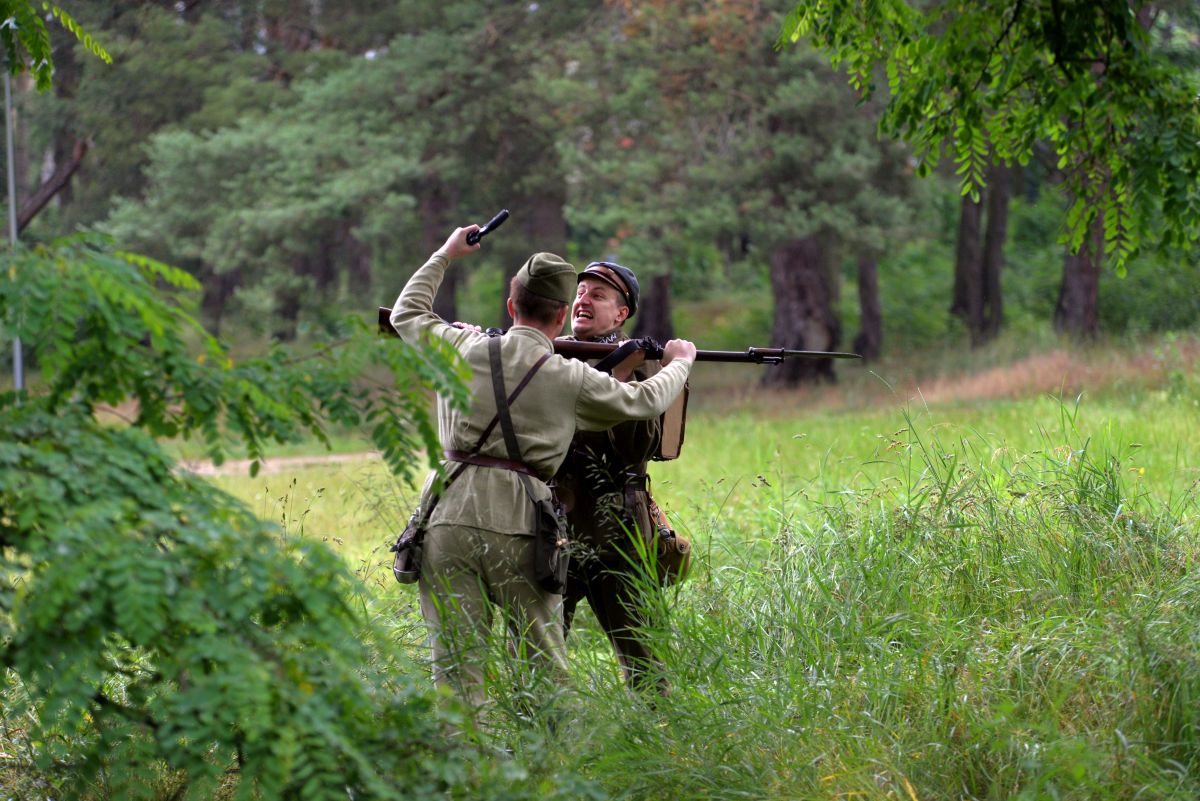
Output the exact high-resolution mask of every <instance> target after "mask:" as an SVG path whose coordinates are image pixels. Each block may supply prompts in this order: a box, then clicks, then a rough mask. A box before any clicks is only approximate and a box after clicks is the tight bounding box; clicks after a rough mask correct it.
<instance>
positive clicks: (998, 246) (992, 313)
mask: <svg viewBox="0 0 1200 801" xmlns="http://www.w3.org/2000/svg"><path fill="white" fill-rule="evenodd" d="M1013 169H1015V168H1009V167H1006V166H1004V165H1003V164H997V165H994V166H993V167H992V168H991V170H990V171H989V174H988V186H987V233H985V234H984V238H983V276H982V277H983V280H982V290H983V298H982V303H981V307H982V308H981V311H982V320H981V323H982V327H981V329H980V341H981V342H986V341H988V340H991V339H995V337H996V335H997V334H999V333H1000V325H1001V323H1003V322H1004V298H1003V296H1002V294H1001V289H1000V271H1001V269H1002V268H1003V266H1004V241H1005V239H1007V238H1008V200H1009V198H1010V197H1011V196H1012V171H1013Z"/></svg>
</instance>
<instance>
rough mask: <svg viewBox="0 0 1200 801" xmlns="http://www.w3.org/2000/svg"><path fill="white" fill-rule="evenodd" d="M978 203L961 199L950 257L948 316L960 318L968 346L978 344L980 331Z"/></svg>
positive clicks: (981, 267) (981, 286)
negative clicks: (951, 278) (951, 281)
mask: <svg viewBox="0 0 1200 801" xmlns="http://www.w3.org/2000/svg"><path fill="white" fill-rule="evenodd" d="M982 210H983V205H982V203H977V202H975V201H973V200H971V198H970V197H964V198H963V199H962V207H961V211H960V213H959V217H958V243H957V246H956V247H955V254H954V297H953V298H952V299H951V302H950V313H951V314H954V315H957V316H958V317H961V318H962V320H963V322H964V323H966V325H967V331H968V333H970V335H971V344H972V345H974V344H978V340H979V337H980V333H981V331H982V329H983V258H982V254H981V253H980V246H979V228H980V217H981V213H982Z"/></svg>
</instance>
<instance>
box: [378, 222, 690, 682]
mask: <svg viewBox="0 0 1200 801" xmlns="http://www.w3.org/2000/svg"><path fill="white" fill-rule="evenodd" d="M475 230H478V226H474V225H472V226H468V227H466V228H458V229H456V230H455V231H454V233H453V234H451V235H450V237H449V238H448V239H447V240H446V243H445V244H444V245H443V246H442V247H441V248H440V249H439V250H438V251H437V252H436V253H434V254H433V256H431V257H430V259H429V261H427V262H426V263H425V265H424V266H422V267H421V268H420V269H419V270H417V272H416V273H415V274H414V275H413V276H412V278H411V279H409V281H408V284H407V285H406V286H405V287H404V291H403V292H402V293H401V294H400V297H399V299H398V300H397V301H396V304H395V306H394V307H393V309H392V315H391V322H392V325H393V326H395V328H396V330H397V331H398V332H399V333H400V336H401V337H403V338H404V340H405V341H406V342H408V343H409V344H418V343H420V342H421V341H422V340H423V339H424V338H427V337H429V338H437V339H440V340H443V341H444V342H446V343H448V344H449V345H450V346H452V347H454V348H455V349H456V350H457V351H458V353H459V355H460V356H461V357H462V358H463V360H464V361H465V362H466V364H467V365H468V366H469V367H470V369H471V376H472V377H471V379H470V382H469V389H470V397H471V401H470V405H469V408H468V409H467V410H466V411H465V412H459V411H457V410H454V409H452V408H450V406H449V405H448V404H447V403H446V402H445V400H444V399H442V398H440V397H439V399H438V430H439V436H440V438H441V442H442V446H443V448H445V450H446V451H447V453H448V462H449V461H452V459H451V458H449V456H450V454H451V452H457V453H458V454H460V455H461V454H462V453H465V452H469V451H470V450H471V449H472V448H473V447H474V445H475V443H476V442H477V441H478V440H479V437H480V435H481V434H482V432H483V430H484V428H485V427H486V426H487V424H488V423H489V422H490V421H491V419H492V418H493V416H494V415H495V414H496V404H495V400H494V396H493V383H492V376H491V368H490V363H489V356H488V339H489V338H488V336H487V335H486V334H482V333H479V332H477V331H473V330H470V329H465V328H457V327H454V326H452V325H449V324H448V323H446V322H444V321H443V320H442V319H441V318H439V317H438V316H437V315H435V314H434V313H433V310H432V306H433V298H434V295H435V293H436V292H437V290H438V287H439V286H440V285H441V282H442V277H443V275H444V273H445V271H446V269H447V267H448V266H449V263H450V262H451V261H452V260H454V259H456V258H459V257H462V256H465V255H467V254H469V253H470V252H472V251H474V250H478V249H479V246H478V245H468V244H467V242H466V236H467V234H468V233H470V232H472V231H475ZM575 288H576V278H575V268H574V267H572V266H571V265H570V264H568V263H566V262H565V261H563V260H562V259H560V258H559V257H558V256H555V255H553V254H549V253H537V254H534V255H533V256H531V257H530V258H529V260H528V261H527V262H526V263H525V265H524V266H523V267H522V268H521V270H520V272H519V273H518V274H517V275H516V277H515V278H514V279H513V282H512V285H511V287H510V293H509V299H508V310H509V314H510V315H511V316H512V318H513V321H514V325H513V327H512V328H510V329H509V331H508V332H507V333H506V334H504V335H503V337H502V339H501V353H502V365H503V374H504V380H505V385H506V387H507V388H508V389H509V391H511V390H512V388H514V387H515V386H516V385H517V384H518V383H519V382H520V381H521V379H522V378H523V377H525V375H526V374H527V373H528V371H529V369H530V367H531V366H532V365H533V364H534V362H536V361H537V360H538V359H539V358H541V357H542V356H543V355H544V354H547V353H549V352H551V351H552V349H553V346H552V344H551V339H550V338H551V337H552V336H555V335H557V334H558V333H559V332H560V331H561V330H562V327H563V323H564V321H565V319H566V314H567V308H568V303H569V302H570V299H571V297H572V296H573V295H574V293H575ZM695 355H696V348H695V346H694V345H692V343H690V342H685V341H683V340H672V341H671V342H669V343H667V345H666V349H665V352H664V356H663V365H664V366H663V369H662V371H661V372H660V373H659V374H658V375H656V376H655V377H654V378H652V379H650V380H648V381H644V382H630V383H622V382H620V381H617V380H616V379H614V378H612V377H611V376H609V375H606V374H604V373H601V372H599V371H597V370H594V369H592V368H591V367H590V366H588V365H587V364H585V363H584V362H580V361H574V360H568V359H564V358H562V357H558V356H551V357H550V358H549V359H548V360H547V361H546V362H545V364H544V365H543V366H542V367H541V369H540V370H539V371H538V372H537V374H536V375H534V377H533V379H532V380H531V381H530V382H529V384H528V386H527V387H526V388H525V390H524V391H523V393H522V394H521V395H520V396H519V397H518V398H517V400H516V401H515V402H514V403H513V404H512V405H511V416H512V424H513V429H514V431H515V433H516V437H517V440H518V443H519V446H520V452H521V455H522V458H523V460H524V463H525V465H526V466H527V468H528V469H529V470H530V472H531V473H533V474H534V475H535V476H536V478H535V479H534V480H533V481H532V484H533V485H534V488H535V494H536V495H537V497H538V498H547V497H549V495H550V490H549V488H548V487H547V486H546V484H545V481H546V480H548V479H549V478H550V477H551V476H553V475H554V474H555V472H556V471H557V470H558V468H559V465H560V464H561V463H562V461H563V458H564V457H565V456H566V452H567V448H568V446H569V445H570V443H571V438H572V436H574V434H575V431H576V429H580V430H585V431H600V430H603V429H605V428H608V427H610V426H613V425H615V424H617V423H620V422H623V421H625V420H632V419H651V418H655V417H657V416H658V415H660V414H661V413H662V412H663V411H664V410H665V409H666V408H667V407H668V406H669V405H670V404H671V402H672V401H673V400H674V399H675V398H676V397H677V396H678V395H679V393H680V392H681V391H682V389H683V386H684V383H685V381H686V380H687V376H688V372H689V371H690V369H691V364H692V361H693V360H694V359H695ZM479 456H482V457H490V458H491V459H492V460H494V461H506V460H507V456H508V451H507V449H506V447H505V445H504V438H503V436H501V434H500V432H499V431H496V432H495V433H493V435H492V436H491V437H490V438H489V439H488V440H487V441H486V444H484V445H483V447H482V448H481V449H480V450H479ZM450 466H451V467H454V466H456V465H450ZM446 472H449V471H448V470H447V471H446ZM433 478H434V477H433V476H431V477H430V480H429V481H427V482H426V487H425V491H424V493H423V500H424V499H426V498H427V497H428V494H429V490H430V487H431V486H432V483H433ZM533 526H534V519H533V504H532V502H531V501H530V499H529V497H528V496H527V495H526V492H525V489H524V487H523V485H522V484H521V482H520V481H519V477H518V475H517V474H516V473H515V472H513V471H512V470H510V469H503V468H500V467H494V466H482V465H477V464H474V463H471V464H468V465H467V466H466V468H465V469H464V471H463V472H462V473H461V474H460V475H459V477H458V478H457V479H456V480H455V481H454V482H452V483H451V484H450V485H449V487H447V488H446V489H445V490H444V491H443V492H442V495H441V499H440V501H439V502H438V504H437V506H436V508H435V510H434V512H433V514H432V515H431V518H430V520H429V528H428V530H427V533H426V535H425V550H424V564H423V566H422V572H421V579H420V585H419V586H420V592H421V612H422V615H423V616H424V618H425V621H426V623H427V625H428V626H429V630H430V637H431V641H432V647H433V659H434V678H435V681H436V682H437V683H438V684H439V685H448V686H450V687H452V688H453V689H455V690H456V691H457V692H459V693H460V694H461V695H463V696H464V697H465V698H466V699H467V700H469V701H471V702H472V703H474V704H475V705H480V704H482V703H483V701H484V700H485V696H486V691H485V687H484V683H483V671H482V668H481V666H480V657H481V650H480V649H481V648H482V647H483V646H484V644H485V640H486V634H487V631H488V630H489V629H490V624H491V617H492V607H493V606H498V607H499V608H500V610H501V612H502V614H503V616H504V619H505V622H506V624H507V626H508V630H509V634H510V637H511V643H512V646H513V651H514V653H516V654H517V655H523V656H526V657H528V659H529V662H530V663H531V664H532V666H534V667H535V668H537V669H539V670H542V671H548V672H549V673H550V674H558V676H559V677H560V678H561V676H562V674H563V672H564V671H565V668H566V653H565V646H564V644H563V627H562V597H561V596H559V595H553V594H550V593H547V592H545V591H543V590H542V589H540V588H539V587H538V586H537V583H536V581H535V579H534V573H533V551H534V549H533V537H532V536H531V535H532V532H533Z"/></svg>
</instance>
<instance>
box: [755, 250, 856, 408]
mask: <svg viewBox="0 0 1200 801" xmlns="http://www.w3.org/2000/svg"><path fill="white" fill-rule="evenodd" d="M770 265H771V289H772V292H773V294H774V296H775V319H774V324H773V325H772V329H771V344H772V346H774V347H777V348H794V349H798V350H833V349H834V348H835V347H836V346H837V344H838V340H839V339H840V337H841V330H840V326H839V324H838V321H837V318H836V317H835V316H834V314H833V308H832V305H831V298H832V297H833V292H832V291H831V290H832V280H831V276H830V275H829V270H828V268H827V266H826V264H825V254H824V252H823V250H822V247H821V243H820V242H819V240H818V239H817V237H815V236H810V237H806V238H805V239H797V240H793V241H791V242H786V243H784V244H783V245H780V246H779V247H777V248H776V249H775V251H774V252H773V253H771V258H770ZM835 380H837V376H836V375H835V374H834V372H833V361H832V360H831V359H819V360H808V359H792V360H789V361H786V362H784V363H783V364H780V365H776V366H774V367H768V368H767V369H766V372H765V373H764V375H763V379H762V381H763V384H766V385H774V386H795V385H797V384H800V383H802V382H812V381H835Z"/></svg>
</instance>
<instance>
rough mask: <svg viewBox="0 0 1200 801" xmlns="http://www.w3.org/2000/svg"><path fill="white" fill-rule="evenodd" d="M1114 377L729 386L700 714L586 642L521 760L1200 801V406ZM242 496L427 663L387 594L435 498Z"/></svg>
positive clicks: (631, 792) (670, 661)
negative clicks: (310, 550) (966, 389)
mask: <svg viewBox="0 0 1200 801" xmlns="http://www.w3.org/2000/svg"><path fill="white" fill-rule="evenodd" d="M1190 364H1191V363H1190V362H1188V365H1189V367H1190ZM1051 372H1052V371H1051ZM1102 373H1103V375H1102V376H1101V378H1103V377H1105V376H1106V377H1107V379H1108V380H1100V379H1098V378H1097V376H1096V375H1091V376H1090V377H1089V376H1088V375H1087V374H1084V375H1083V377H1082V378H1076V379H1069V380H1068V379H1064V378H1063V377H1061V376H1060V377H1059V378H1058V386H1060V387H1062V388H1064V389H1070V390H1071V391H1070V393H1069V394H1067V396H1066V398H1065V399H1063V398H1059V397H1055V396H1053V395H1047V394H1045V392H1044V391H1040V390H1039V388H1038V387H1035V388H1034V390H1033V391H1030V390H1029V388H1028V386H1027V384H1028V381H1027V382H1026V383H1023V384H1020V386H1019V387H1018V389H1017V390H1015V391H1013V392H1004V391H1001V392H995V391H993V392H991V393H990V398H991V399H989V393H987V392H984V393H982V394H981V395H974V396H972V395H970V393H966V394H967V396H968V397H972V398H973V399H972V400H970V401H966V402H964V401H954V400H935V401H931V402H928V403H927V402H925V401H924V400H922V394H921V393H919V392H913V393H909V392H907V391H903V390H899V391H898V390H896V389H895V386H894V385H893V389H892V390H889V392H888V393H885V397H884V398H883V399H876V400H875V401H874V402H872V403H871V404H869V405H863V404H854V403H851V404H847V403H845V402H840V401H839V400H838V399H837V398H836V394H837V393H840V392H843V391H844V390H832V391H831V392H832V393H834V395H835V397H834V399H833V400H830V399H829V398H828V397H826V396H822V395H820V394H819V393H818V394H814V393H791V394H789V393H775V394H771V395H756V394H755V393H752V392H748V391H747V392H740V391H738V390H736V389H731V388H729V387H728V386H725V387H721V386H719V382H714V383H713V387H714V392H717V393H720V392H725V393H726V395H725V400H726V401H727V402H726V403H724V404H722V405H724V406H726V407H728V410H720V409H718V408H717V404H715V403H706V402H701V403H698V404H697V409H698V411H697V412H696V413H695V414H693V416H692V418H691V419H690V421H689V426H688V434H687V445H686V447H685V450H684V457H683V458H682V459H680V460H678V461H676V462H671V463H663V464H659V465H655V466H654V468H653V470H652V475H653V477H654V483H655V484H654V485H655V488H656V489H655V495H656V497H657V498H658V499H659V501H660V502H661V503H662V504H663V505H664V506H665V507H666V508H667V510H668V513H669V515H670V517H671V519H672V520H673V521H674V522H675V524H676V526H677V527H678V528H679V530H680V531H681V532H683V533H685V534H686V535H687V536H689V537H690V538H691V539H692V540H693V542H694V543H695V546H696V556H697V559H696V566H695V569H694V570H693V573H692V575H691V577H690V578H689V580H688V581H686V582H684V583H683V584H682V585H680V586H678V587H676V588H673V589H671V590H669V591H668V592H666V593H665V594H662V595H660V596H658V601H657V602H660V603H662V604H664V605H665V606H666V607H668V608H669V613H670V625H669V626H668V627H667V628H665V629H664V630H663V631H661V632H659V634H658V636H659V637H660V638H661V646H662V648H663V650H664V653H665V654H666V659H667V667H668V670H669V671H670V675H671V679H672V683H673V685H674V693H673V694H672V696H671V697H670V698H669V699H666V700H660V701H659V702H658V703H656V704H654V705H653V706H648V705H647V704H646V703H645V701H644V699H639V698H636V697H632V696H630V695H629V694H627V693H626V692H625V691H624V690H623V688H622V686H621V683H620V681H619V677H618V675H617V673H616V670H615V667H614V665H613V661H612V657H611V653H610V651H609V648H608V645H607V643H606V642H605V641H604V638H603V635H602V634H601V633H600V632H599V630H598V629H597V627H596V626H595V625H594V623H593V622H592V621H591V620H590V618H589V617H588V616H587V615H586V614H585V615H584V617H583V619H582V621H581V625H579V626H578V627H577V628H576V630H575V631H573V632H572V635H571V639H570V641H569V648H570V657H571V660H572V671H573V674H574V679H575V682H574V684H575V690H574V694H573V695H572V697H571V699H570V703H569V704H568V705H566V707H565V708H566V709H567V710H568V711H567V712H566V713H564V715H563V720H562V721H561V724H560V726H559V727H558V729H557V734H556V735H554V736H552V737H551V736H548V735H546V734H545V732H544V731H543V730H540V729H537V728H536V727H535V728H530V727H529V726H527V725H525V724H523V723H522V722H521V720H520V717H519V715H517V714H516V712H515V711H511V710H510V709H509V708H508V707H506V706H505V705H504V704H503V703H500V704H498V706H497V710H496V711H495V713H494V719H493V720H492V721H491V722H492V726H493V728H494V730H495V731H496V736H497V737H499V738H500V739H502V740H503V741H504V742H506V743H507V744H508V745H509V747H510V748H512V749H513V750H514V751H515V752H516V753H517V756H518V758H522V757H524V758H526V759H527V760H529V761H530V762H531V763H538V762H540V763H546V762H551V763H553V764H554V767H555V768H564V769H567V770H571V771H574V772H576V773H578V774H579V775H581V776H583V777H586V778H588V779H590V780H593V781H594V782H596V783H597V784H598V786H599V787H600V788H602V789H603V790H605V791H607V792H608V793H609V794H611V795H612V796H614V797H619V798H637V799H643V798H644V799H657V798H721V799H726V798H728V799H734V798H772V799H775V798H778V799H784V798H788V799H791V798H868V799H874V798H879V799H884V798H896V799H913V801H916V799H959V798H994V799H1001V798H1030V799H1032V798H1078V799H1084V798H1106V799H1107V798H1129V799H1134V798H1137V799H1166V798H1172V799H1175V798H1179V799H1182V798H1195V797H1197V796H1198V795H1200V776H1198V774H1197V771H1200V627H1198V626H1197V620H1198V614H1200V580H1198V578H1197V573H1196V570H1195V567H1194V565H1195V559H1196V556H1197V552H1198V550H1197V546H1198V545H1200V532H1198V530H1197V529H1198V525H1200V522H1198V521H1200V493H1198V492H1197V486H1198V483H1200V439H1197V437H1196V436H1195V434H1194V432H1195V431H1196V430H1197V429H1198V428H1200V407H1198V405H1197V398H1198V397H1200V392H1197V384H1196V381H1195V379H1194V378H1193V377H1192V374H1191V373H1190V372H1185V371H1182V370H1181V369H1180V368H1179V367H1178V366H1174V367H1172V366H1170V365H1168V366H1167V367H1166V368H1164V369H1162V370H1160V371H1159V372H1157V373H1153V374H1148V373H1146V372H1144V371H1139V370H1132V369H1131V370H1128V371H1121V370H1115V369H1114V370H1109V371H1107V372H1105V371H1102ZM1114 375H1115V376H1116V378H1113V376H1114ZM1052 379H1053V376H1051V377H1049V378H1045V379H1031V380H1032V381H1033V383H1034V384H1037V382H1038V381H1042V382H1043V383H1045V382H1048V381H1052ZM998 380H1000V383H1001V385H1002V386H1003V385H1004V381H1003V380H1002V379H998ZM1089 381H1093V382H1094V383H1092V384H1089V383H1088V382H1089ZM1079 382H1082V384H1083V386H1075V385H1073V384H1077V383H1079ZM697 384H698V385H699V386H702V387H703V386H704V382H703V380H700V379H699V377H698V381H697ZM1068 385H1071V386H1068ZM1052 386H1053V384H1052ZM1041 389H1044V388H1041ZM1079 390H1083V394H1082V399H1081V400H1077V399H1076V394H1077V392H1078V391H1079ZM938 397H939V398H940V397H943V396H942V395H939V396H938ZM944 397H953V393H950V392H948V391H947V392H946V394H945V395H944ZM213 480H214V481H216V482H217V483H218V484H220V485H221V486H223V487H225V488H227V489H229V490H230V491H231V492H233V493H235V494H236V495H238V496H239V497H242V498H244V499H245V500H246V501H247V502H248V503H249V504H250V505H251V507H252V508H253V509H254V510H255V511H257V512H259V513H260V514H261V515H262V516H265V517H268V518H272V519H275V520H277V521H279V522H280V523H281V524H282V525H283V528H284V530H285V531H286V532H288V536H309V537H318V538H321V539H324V540H326V541H327V542H328V543H329V544H330V545H331V547H333V548H334V549H335V550H337V551H338V552H339V553H341V554H342V555H343V556H344V558H345V559H346V560H347V561H348V562H349V563H350V564H351V565H352V566H354V567H355V568H356V569H357V570H358V572H359V575H360V576H361V577H362V578H363V579H364V580H365V581H366V582H367V584H368V586H369V587H371V588H372V592H373V596H374V599H375V601H374V613H375V614H377V615H380V616H381V617H383V618H384V619H386V620H388V621H389V623H390V625H393V626H394V628H395V631H396V636H397V637H399V638H400V639H401V640H402V641H404V642H406V643H407V644H408V646H409V647H410V648H412V649H413V650H414V652H420V650H421V638H422V631H421V625H420V618H419V614H418V613H417V611H416V608H415V599H416V593H415V590H414V589H413V588H403V587H399V586H397V585H396V584H395V583H394V582H393V581H392V579H391V576H390V574H389V573H388V571H387V569H386V557H387V554H386V543H387V542H388V540H389V538H390V537H392V536H394V533H395V532H396V531H397V530H398V528H399V527H400V526H401V525H402V522H403V520H404V518H406V516H407V513H408V511H409V510H410V508H411V504H412V497H413V490H412V489H411V488H409V487H406V486H398V485H396V484H395V482H394V481H392V480H391V479H390V478H389V477H388V476H387V475H386V474H385V472H384V470H383V468H382V466H381V465H380V464H379V463H378V462H377V461H375V460H371V459H366V460H363V461H359V462H351V463H341V464H334V465H315V466H308V467H304V468H298V469H294V470H287V471H283V472H279V473H274V474H269V475H265V476H260V477H259V478H257V479H253V480H251V479H248V478H247V477H245V476H244V475H235V476H223V477H217V478H214V479H213Z"/></svg>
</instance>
